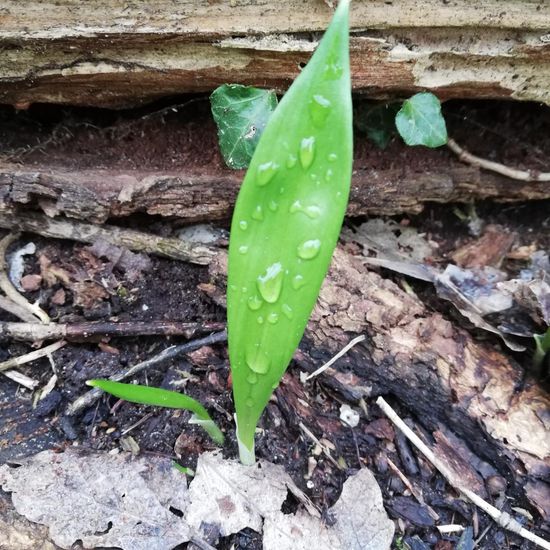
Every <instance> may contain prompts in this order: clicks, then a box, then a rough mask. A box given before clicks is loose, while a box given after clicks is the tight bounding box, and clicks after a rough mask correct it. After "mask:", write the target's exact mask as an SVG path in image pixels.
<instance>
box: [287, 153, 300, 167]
mask: <svg viewBox="0 0 550 550" xmlns="http://www.w3.org/2000/svg"><path fill="white" fill-rule="evenodd" d="M297 162H298V159H297V158H296V155H293V154H292V153H291V154H290V155H288V159H287V161H286V167H287V168H294V167H295V166H296V163H297Z"/></svg>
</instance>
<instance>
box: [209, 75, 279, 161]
mask: <svg viewBox="0 0 550 550" xmlns="http://www.w3.org/2000/svg"><path fill="white" fill-rule="evenodd" d="M210 104H211V107H212V115H213V116H214V121H215V122H216V125H217V126H218V140H219V144H220V150H221V152H222V155H223V158H224V160H225V163H226V164H227V166H229V168H235V169H239V168H246V167H247V166H248V165H249V164H250V159H251V158H252V155H253V154H254V151H255V149H256V145H258V141H259V140H260V136H261V135H262V133H263V131H264V128H265V125H266V124H267V121H268V120H269V118H270V116H271V114H272V113H273V111H274V110H275V107H277V96H276V95H275V92H273V91H272V90H260V89H258V88H253V87H251V86H241V85H240V84H224V85H223V86H220V87H219V88H216V89H215V90H214V91H213V92H212V95H211V96H210Z"/></svg>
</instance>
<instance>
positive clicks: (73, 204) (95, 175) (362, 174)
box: [0, 153, 550, 222]
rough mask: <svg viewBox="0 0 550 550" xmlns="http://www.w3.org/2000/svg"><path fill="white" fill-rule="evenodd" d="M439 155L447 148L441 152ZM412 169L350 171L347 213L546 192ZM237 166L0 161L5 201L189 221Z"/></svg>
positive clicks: (233, 188)
mask: <svg viewBox="0 0 550 550" xmlns="http://www.w3.org/2000/svg"><path fill="white" fill-rule="evenodd" d="M441 156H442V157H443V158H444V153H443V154H442V155H441ZM447 160H448V162H443V163H442V164H440V165H439V166H438V165H437V163H436V162H433V166H430V167H426V170H425V171H415V170H414V169H410V168H409V167H408V166H407V165H403V166H402V167H400V168H392V169H387V170H377V169H371V170H368V169H366V168H358V169H356V170H355V171H354V175H353V183H352V191H351V200H350V204H349V207H348V215H351V216H357V215H363V214H378V215H382V214H387V215H391V214H397V213H401V212H408V213H418V212H420V211H422V209H423V206H424V203H426V202H461V201H463V202H469V201H472V200H480V199H488V198H490V199H496V200H500V201H524V200H533V199H547V198H550V186H549V185H548V184H547V183H541V182H538V183H537V182H529V183H524V182H517V181H513V180H509V179H507V178H505V177H503V176H498V175H494V174H490V173H487V172H484V171H482V170H479V169H478V168H473V167H468V166H464V165H462V164H460V163H459V162H457V161H454V159H452V158H451V159H447ZM242 176H243V175H242V173H241V172H234V171H230V170H227V171H224V172H223V173H217V174H215V173H214V174H208V173H206V174H196V173H189V174H186V173H185V172H183V171H180V172H178V173H173V172H172V173H169V172H168V173H167V172H160V173H159V172H145V171H132V170H81V171H74V172H71V171H68V170H67V171H66V170H62V169H57V168H48V167H43V168H36V169H30V168H27V169H22V168H21V167H19V166H16V165H11V166H10V165H4V166H0V216H2V214H1V210H2V208H7V207H8V206H23V207H26V208H27V207H35V208H40V209H42V210H44V211H45V212H47V213H48V214H50V215H54V214H55V215H57V214H64V215H66V216H69V217H73V218H77V219H81V220H89V221H94V222H104V221H105V220H107V219H108V218H117V217H123V216H128V215H130V214H133V213H136V212H147V213H148V214H151V215H162V216H173V217H176V218H181V219H184V220H186V221H189V222H198V221H204V220H227V219H229V218H230V216H231V212H232V209H233V205H234V203H235V199H236V196H237V192H238V190H239V186H240V182H241V181H242Z"/></svg>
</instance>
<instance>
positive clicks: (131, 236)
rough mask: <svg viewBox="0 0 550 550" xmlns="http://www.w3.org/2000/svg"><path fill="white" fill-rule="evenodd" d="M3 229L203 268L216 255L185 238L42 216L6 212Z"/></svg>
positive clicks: (2, 216) (1, 220)
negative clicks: (102, 244)
mask: <svg viewBox="0 0 550 550" xmlns="http://www.w3.org/2000/svg"><path fill="white" fill-rule="evenodd" d="M0 227H4V228H7V229H10V228H12V227H15V228H17V229H18V230H20V231H30V232H32V233H37V234H38V235H42V236H44V237H51V238H53V239H69V240H72V241H77V242H83V243H93V242H95V241H97V240H99V239H103V240H105V241H107V242H108V243H110V244H114V245H116V246H123V247H126V248H128V249H130V250H134V251H137V252H145V253H146V254H156V255H157V256H164V257H165V258H171V259H173V260H183V261H186V262H191V263H194V264H199V265H208V264H209V263H210V262H211V261H212V258H213V257H214V256H215V255H216V253H217V250H216V249H215V248H212V247H209V246H206V245H203V244H198V243H192V242H187V241H185V240H183V239H176V238H171V237H160V236H159V235H152V234H150V233H145V232H143V231H136V230H134V229H126V228H124V227H117V226H114V225H101V226H99V225H94V224H91V223H83V222H77V221H74V220H69V219H53V218H49V217H48V216H45V215H42V214H36V213H33V214H32V215H31V214H28V213H25V212H18V213H15V212H11V211H3V212H2V215H1V216H0Z"/></svg>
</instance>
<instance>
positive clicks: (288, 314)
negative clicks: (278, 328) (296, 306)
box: [281, 304, 294, 319]
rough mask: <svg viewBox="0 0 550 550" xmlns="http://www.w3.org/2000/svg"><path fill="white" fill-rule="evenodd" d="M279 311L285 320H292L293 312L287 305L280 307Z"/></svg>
mask: <svg viewBox="0 0 550 550" xmlns="http://www.w3.org/2000/svg"><path fill="white" fill-rule="evenodd" d="M281 310H282V312H283V313H284V315H285V317H286V318H287V319H292V318H293V317H294V312H293V311H292V308H291V307H290V306H289V305H288V304H283V305H282V306H281Z"/></svg>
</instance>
